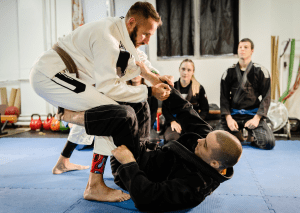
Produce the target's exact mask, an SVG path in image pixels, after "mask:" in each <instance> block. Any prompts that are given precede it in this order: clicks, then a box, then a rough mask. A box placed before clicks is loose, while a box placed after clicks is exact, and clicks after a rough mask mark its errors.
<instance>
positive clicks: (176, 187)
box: [111, 88, 233, 212]
mask: <svg viewBox="0 0 300 213" xmlns="http://www.w3.org/2000/svg"><path fill="white" fill-rule="evenodd" d="M163 104H165V106H166V107H167V108H168V109H169V111H170V112H171V113H173V114H176V115H177V116H176V119H178V121H179V122H180V123H181V124H182V129H183V130H184V131H185V132H191V133H188V134H196V135H197V138H201V137H203V138H204V137H206V136H207V134H209V133H210V132H211V131H212V128H211V127H210V126H209V125H208V124H207V123H206V122H205V121H204V120H203V119H201V118H200V116H199V115H198V113H197V112H196V111H195V110H193V107H192V104H191V103H190V102H188V101H186V100H185V99H182V96H181V95H180V93H179V92H178V91H177V90H175V89H174V88H173V89H172V91H171V94H170V96H169V98H168V99H167V100H165V101H163ZM184 137H186V136H185V135H183V136H181V138H180V139H182V138H184ZM123 142H124V145H126V141H123ZM169 143H170V142H169ZM181 144H183V145H184V146H185V147H187V148H188V150H190V151H189V152H190V155H192V156H194V157H195V156H196V155H194V151H195V147H196V145H197V139H194V138H193V137H188V138H185V139H182V141H181ZM165 146H168V144H167V145H165ZM147 148H149V147H148V146H147V142H142V143H140V149H139V156H138V157H137V158H136V159H137V162H131V163H128V164H123V165H120V163H119V162H118V161H117V160H116V159H115V158H114V157H111V168H112V173H113V175H114V182H115V183H116V184H117V185H118V186H120V187H121V188H123V189H125V190H127V191H129V193H130V195H131V198H132V200H133V201H134V203H135V206H136V207H137V208H138V209H139V210H141V211H155V212H158V211H171V210H179V209H183V208H191V207H194V206H197V205H199V204H200V203H201V202H202V201H203V200H204V199H205V197H206V196H208V195H209V194H210V193H211V192H212V191H214V190H215V189H216V188H217V187H218V186H219V184H220V183H221V182H223V181H225V180H228V179H230V178H231V177H232V175H233V168H228V169H227V174H226V175H225V176H223V175H221V174H220V173H218V172H217V170H215V169H214V168H212V167H211V166H210V165H208V164H206V163H205V162H204V161H202V160H201V159H200V158H198V157H196V159H197V162H200V163H199V164H198V165H197V167H196V166H195V165H194V164H191V163H189V162H188V161H186V160H184V159H182V158H181V156H179V155H178V154H176V153H175V152H174V151H173V150H170V149H167V150H166V149H161V148H157V149H155V150H154V151H149V150H148V149H147ZM163 148H164V147H163ZM198 159H199V160H198ZM199 165H201V166H199Z"/></svg>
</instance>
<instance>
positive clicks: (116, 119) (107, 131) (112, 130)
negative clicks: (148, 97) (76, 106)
mask: <svg viewBox="0 0 300 213" xmlns="http://www.w3.org/2000/svg"><path fill="white" fill-rule="evenodd" d="M120 104H121V105H102V106H99V107H95V108H92V109H89V110H87V111H85V118H84V119H85V129H86V132H87V134H89V135H97V136H112V138H113V140H114V143H115V145H116V146H121V145H122V144H124V145H126V146H127V147H128V149H130V151H131V152H132V153H133V155H134V157H135V158H137V157H138V156H139V142H140V138H141V139H142V140H149V136H150V110H149V105H148V103H147V101H144V102H140V103H120Z"/></svg>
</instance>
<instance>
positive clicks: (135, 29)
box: [130, 25, 138, 47]
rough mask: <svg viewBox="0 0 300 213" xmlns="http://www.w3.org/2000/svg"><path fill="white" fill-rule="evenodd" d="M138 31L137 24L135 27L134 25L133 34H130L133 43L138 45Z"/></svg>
mask: <svg viewBox="0 0 300 213" xmlns="http://www.w3.org/2000/svg"><path fill="white" fill-rule="evenodd" d="M137 31H138V28H137V26H136V25H135V27H134V29H133V31H132V32H131V34H130V39H131V41H132V43H133V45H134V46H135V47H136V45H137V44H136V37H137Z"/></svg>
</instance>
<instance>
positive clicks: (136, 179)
mask: <svg viewBox="0 0 300 213" xmlns="http://www.w3.org/2000/svg"><path fill="white" fill-rule="evenodd" d="M117 172H118V174H119V175H120V178H121V181H122V183H123V184H124V186H125V187H126V189H127V190H128V191H129V193H130V196H131V198H132V200H133V201H134V203H135V206H136V207H137V208H138V209H139V210H141V211H151V210H152V211H158V210H159V211H170V210H178V209H182V208H189V207H194V206H196V205H198V204H199V203H200V202H201V201H202V200H203V199H204V196H201V195H200V198H199V195H197V192H196V191H197V187H199V185H200V184H199V182H200V181H201V180H199V178H198V176H197V175H196V174H193V173H191V174H190V175H188V176H185V177H183V178H175V179H172V180H166V181H162V182H152V181H150V180H149V179H148V178H147V177H146V175H145V173H144V172H143V171H141V170H140V169H139V166H138V164H137V163H136V162H131V163H128V164H123V165H121V166H120V167H119V168H118V171H117ZM196 185H197V186H196Z"/></svg>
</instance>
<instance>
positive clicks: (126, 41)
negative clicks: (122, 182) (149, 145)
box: [30, 2, 173, 202]
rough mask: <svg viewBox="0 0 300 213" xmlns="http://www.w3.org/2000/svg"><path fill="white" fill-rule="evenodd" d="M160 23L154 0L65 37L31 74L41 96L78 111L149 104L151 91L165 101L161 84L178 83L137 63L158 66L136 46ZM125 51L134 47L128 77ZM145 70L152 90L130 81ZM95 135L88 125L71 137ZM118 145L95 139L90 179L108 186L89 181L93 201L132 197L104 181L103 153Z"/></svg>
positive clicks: (146, 40)
mask: <svg viewBox="0 0 300 213" xmlns="http://www.w3.org/2000/svg"><path fill="white" fill-rule="evenodd" d="M160 25H161V18H160V16H159V15H158V13H157V12H156V10H155V8H154V7H153V6H152V5H151V4H150V3H148V2H136V3H135V4H134V5H133V6H132V7H131V8H130V9H129V11H128V13H127V15H126V18H125V19H124V18H116V17H108V18H105V19H101V20H99V21H97V22H92V23H89V24H85V25H83V26H81V27H79V28H77V29H76V30H74V31H73V32H72V33H70V34H69V35H67V36H65V37H63V38H60V39H59V40H58V46H59V47H58V48H57V47H55V48H54V49H50V50H48V51H46V52H45V53H43V55H42V56H41V57H40V58H39V59H38V60H37V61H36V62H35V64H34V66H33V68H32V71H31V73H30V82H31V85H32V87H33V89H34V90H35V91H36V93H37V94H38V95H40V96H41V97H43V98H44V99H45V100H46V101H48V102H49V103H51V104H52V105H54V106H57V107H62V108H65V109H68V110H72V111H84V110H87V109H90V108H94V107H97V106H100V105H118V103H117V102H127V103H128V102H129V103H139V102H144V101H146V100H147V96H148V93H150V92H151V93H152V95H153V96H155V97H156V98H158V99H160V100H165V99H166V98H168V96H169V94H170V90H171V89H170V87H169V86H168V85H167V84H164V83H161V82H164V81H166V82H168V83H169V84H171V85H172V84H173V83H172V82H171V81H170V78H169V76H161V77H160V80H158V78H157V77H156V76H155V75H154V74H152V73H141V71H140V69H139V67H137V66H136V65H135V62H139V61H143V62H144V63H145V64H146V65H147V66H148V68H149V69H150V70H153V67H152V66H151V64H150V63H149V61H147V59H146V56H145V54H141V53H140V54H138V53H137V49H136V48H138V47H139V46H141V45H144V44H148V43H149V40H150V37H151V36H152V35H153V34H154V33H155V31H156V29H157V27H158V26H160ZM121 49H123V50H124V49H125V50H126V51H128V52H129V53H130V55H132V57H131V58H130V60H129V65H128V67H127V69H126V70H125V72H124V73H123V74H124V76H121V77H120V75H118V73H117V69H116V64H117V61H118V57H119V55H120V52H121ZM139 55H141V56H142V57H141V58H140V56H139ZM74 66H76V67H75V68H74ZM67 68H68V69H67ZM72 69H73V71H74V70H76V71H77V72H78V73H77V76H76V77H75V76H74V75H73V74H72V73H71V72H73V71H72ZM121 74H122V73H121ZM139 74H141V75H142V76H143V77H144V78H145V79H147V80H148V81H150V83H152V85H153V86H152V87H151V89H150V90H149V89H147V87H146V86H145V85H140V86H130V85H127V84H126V81H127V80H130V79H132V78H134V77H136V76H138V75H139ZM92 85H95V86H92ZM93 137H94V136H87V135H86V133H85V130H84V128H82V127H80V126H77V125H75V126H73V128H72V130H71V132H70V136H69V138H68V140H70V141H72V142H78V143H80V144H86V141H87V140H86V138H89V141H88V142H89V143H91V142H92V139H93ZM99 147H101V149H100V148H99ZM115 148H116V146H115V144H114V142H113V140H112V138H111V137H109V136H108V137H101V136H97V137H95V147H94V159H93V163H95V162H96V163H97V164H95V165H93V164H92V170H91V173H90V177H91V176H93V175H96V176H97V179H98V178H99V177H100V178H99V179H100V180H101V181H102V182H101V184H102V185H101V189H100V190H99V187H97V190H96V191H93V186H91V185H89V184H88V186H87V189H89V192H90V194H91V195H93V200H98V201H110V202H115V201H124V200H127V199H129V198H130V197H129V195H127V194H125V193H123V192H122V191H120V190H114V189H111V188H108V187H107V186H106V185H105V184H104V181H103V171H104V165H105V160H106V158H103V156H107V155H111V150H113V149H115ZM95 154H96V155H97V156H96V157H95Z"/></svg>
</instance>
